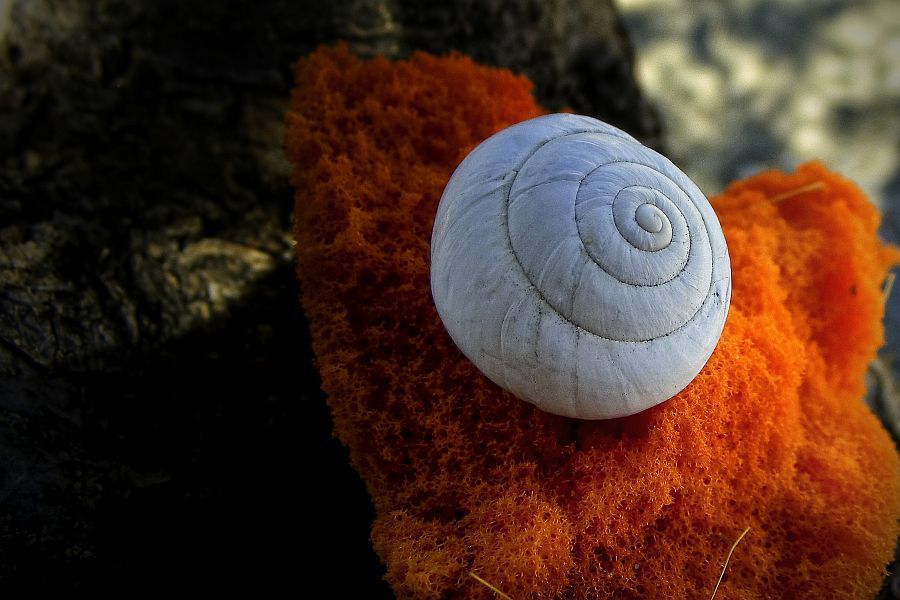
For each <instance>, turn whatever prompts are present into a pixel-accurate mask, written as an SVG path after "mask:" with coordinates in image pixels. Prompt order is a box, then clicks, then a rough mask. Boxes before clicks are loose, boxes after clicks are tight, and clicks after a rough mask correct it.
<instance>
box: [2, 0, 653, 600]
mask: <svg viewBox="0 0 900 600" xmlns="http://www.w3.org/2000/svg"><path fill="white" fill-rule="evenodd" d="M337 39H348V40H349V41H350V45H351V48H353V49H354V51H356V52H357V53H359V54H361V55H364V56H370V55H372V54H374V53H378V52H384V53H387V54H389V55H391V56H403V55H405V54H408V53H409V52H410V51H411V50H413V49H415V48H422V49H425V50H429V51H432V52H445V51H447V50H449V49H451V48H456V49H459V50H461V51H463V52H466V53H469V54H471V55H473V56H474V57H475V58H477V59H479V60H481V61H483V62H486V63H490V64H496V65H501V66H509V67H512V68H514V69H515V70H517V71H521V72H525V73H526V74H528V75H529V76H530V77H531V78H532V79H533V80H534V81H535V83H536V94H537V96H538V97H539V99H540V100H541V101H542V102H544V103H545V105H547V106H548V107H550V108H554V109H558V108H561V107H569V108H572V109H574V110H576V111H579V112H584V113H587V114H593V115H596V116H599V117H601V118H603V119H605V120H607V121H610V122H612V123H614V124H618V125H620V126H622V127H623V128H625V129H626V130H628V131H630V132H631V133H632V134H634V135H636V136H637V137H639V138H641V139H643V140H645V141H647V142H648V143H651V144H654V145H656V146H657V147H658V146H659V140H660V129H659V124H658V121H657V119H656V117H655V113H654V112H653V111H652V110H651V108H650V107H649V106H648V105H647V104H646V102H645V101H644V100H643V99H642V98H641V96H640V94H639V92H638V89H637V87H636V85H635V83H634V80H633V77H632V75H631V73H632V67H631V50H630V48H629V46H628V43H627V40H626V39H625V37H624V35H623V33H622V29H621V27H620V25H619V22H618V18H617V16H616V15H615V13H614V11H613V9H612V7H611V5H610V4H609V3H605V2H589V1H586V0H585V1H578V0H568V1H564V0H555V1H551V2H539V1H537V0H534V1H528V2H513V1H512V0H510V1H508V2H500V1H496V0H494V1H487V2H474V1H471V0H468V1H463V0H459V1H456V2H450V3H439V4H435V5H434V6H432V4H427V6H426V4H425V3H422V4H421V5H420V4H419V3H415V2H411V1H410V0H403V1H401V0H393V1H392V0H382V1H376V0H371V1H366V0H335V1H332V2H328V3H304V2H300V3H298V2H290V1H287V0H281V1H279V0H271V1H259V2H255V3H238V2H227V1H226V2H222V1H213V0H200V1H196V2H180V1H176V0H160V1H151V0H140V1H132V2H127V1H124V0H91V1H88V0H80V1H79V0H68V1H63V0H19V1H18V2H16V3H15V5H14V8H13V12H12V26H11V28H10V31H9V33H8V37H7V39H6V40H5V42H4V43H3V44H2V46H0V72H2V75H3V76H2V78H0V408H2V410H0V453H2V457H3V459H2V461H0V588H2V589H4V591H9V590H13V591H14V590H20V589H23V588H27V589H28V590H29V591H30V592H32V593H33V592H36V591H40V590H46V589H53V588H60V587H67V588H73V587H78V588H81V589H92V588H110V587H117V588H120V589H129V588H131V587H135V586H136V585H138V586H140V587H142V588H147V587H156V586H165V585H169V584H171V583H172V582H175V581H186V582H188V583H190V584H192V585H197V586H203V588H204V589H206V590H209V589H219V588H225V587H226V586H227V587H229V588H231V587H233V586H234V585H238V584H241V583H244V584H246V583H252V584H253V585H255V586H256V587H257V589H262V588H265V587H268V586H272V587H283V586H289V587H290V588H292V589H303V588H304V586H306V585H307V584H306V582H307V581H308V580H310V579H311V578H316V579H320V580H327V581H336V582H339V586H338V587H337V588H334V589H335V591H338V590H340V591H341V592H342V593H343V594H346V595H354V594H356V595H364V596H365V597H389V592H388V591H387V588H386V587H385V586H384V584H383V583H382V582H381V581H380V566H379V565H378V562H377V559H376V558H375V557H374V554H373V553H372V551H371V549H370V547H369V543H368V528H369V524H370V520H371V517H372V514H371V510H372V509H371V507H370V505H369V502H368V498H367V496H366V494H365V490H364V488H363V484H362V483H361V482H360V481H359V479H358V477H357V476H356V475H355V473H354V472H353V471H352V469H351V467H350V466H349V464H348V462H347V456H346V452H345V451H344V449H343V448H342V447H341V446H340V445H339V444H338V443H337V442H336V441H335V440H333V439H332V438H331V436H330V424H329V420H328V414H327V409H326V408H325V405H324V403H323V401H322V398H321V393H320V392H319V391H318V389H319V388H318V379H317V375H316V373H315V369H314V367H313V365H312V357H311V356H310V351H309V341H308V335H307V332H306V326H305V323H304V321H303V316H302V314H301V311H300V307H299V304H298V302H297V296H298V289H297V284H296V282H295V278H294V276H293V264H292V263H293V257H292V251H291V242H290V238H289V218H290V213H291V206H292V194H291V191H290V189H289V187H288V184H287V174H288V166H287V164H286V162H285V160H284V158H283V156H282V152H281V138H282V119H283V113H284V110H285V107H286V101H287V96H288V91H289V88H290V84H291V69H290V65H291V63H292V62H293V61H294V60H296V58H298V57H299V56H301V55H303V54H305V53H307V52H309V51H310V50H312V49H313V48H314V47H315V46H317V45H318V44H320V43H323V42H333V41H335V40H337ZM310 550H311V551H312V552H310Z"/></svg>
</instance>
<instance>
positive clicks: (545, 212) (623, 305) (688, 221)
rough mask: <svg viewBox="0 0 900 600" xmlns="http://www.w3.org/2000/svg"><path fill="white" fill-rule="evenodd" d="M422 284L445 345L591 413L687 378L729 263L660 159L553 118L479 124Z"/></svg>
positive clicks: (682, 184) (589, 124)
mask: <svg viewBox="0 0 900 600" xmlns="http://www.w3.org/2000/svg"><path fill="white" fill-rule="evenodd" d="M431 288H432V295H433V297H434V300H435V305H436V306H437V309H438V313H439V314H440V316H441V319H442V321H443V322H444V325H445V327H446V328H447V330H448V332H449V333H450V336H451V337H452V338H453V340H454V342H455V343H456V344H457V346H459V348H460V349H461V350H462V352H463V353H464V354H465V355H466V356H467V357H468V358H469V359H470V360H472V361H473V362H474V363H475V364H476V365H477V366H478V367H479V368H480V369H481V371H482V372H484V373H485V375H487V376H488V377H489V378H490V379H492V380H493V381H494V382H495V383H497V384H499V385H500V386H502V387H504V388H506V389H507V390H509V391H511V392H512V393H513V394H515V395H516V396H518V397H519V398H522V399H524V400H527V401H529V402H531V403H533V404H535V405H537V406H538V407H540V408H542V409H543V410H546V411H548V412H551V413H555V414H560V415H565V416H570V417H578V418H583V419H603V418H613V417H619V416H625V415H629V414H633V413H636V412H639V411H641V410H644V409H646V408H649V407H651V406H654V405H656V404H658V403H660V402H662V401H664V400H666V399H668V398H670V397H672V396H674V395H675V394H677V393H678V392H679V391H680V390H681V389H683V388H684V387H685V386H687V384H688V383H690V381H691V380H692V379H693V378H694V377H696V375H697V373H699V371H700V369H701V368H702V367H703V365H704V364H705V363H706V361H707V360H708V358H709V356H710V355H711V354H712V351H713V349H714V348H715V345H716V343H717V342H718V339H719V336H720V335H721V332H722V327H723V325H724V322H725V317H726V315H727V312H728V306H729V302H730V296H731V268H730V264H729V258H728V251H727V247H726V245H725V238H724V236H723V235H722V231H721V227H720V226H719V222H718V220H717V218H716V215H715V213H714V212H713V210H712V207H711V206H710V205H709V203H708V202H707V200H706V198H705V197H704V196H703V194H702V193H701V192H700V190H699V189H697V186H696V185H694V184H693V183H692V182H691V181H690V180H689V179H688V178H687V176H685V175H684V174H683V173H682V172H681V171H680V170H678V169H677V168H676V167H675V166H674V165H673V164H672V163H671V162H670V161H669V160H668V159H666V158H665V157H663V156H661V155H660V154H658V153H656V152H654V151H653V150H651V149H649V148H646V147H645V146H643V145H641V144H640V143H639V142H637V141H636V140H635V139H634V138H632V137H631V136H629V135H628V134H626V133H624V132H622V131H621V130H619V129H616V128H615V127H612V126H610V125H607V124H606V123H603V122H601V121H597V120H596V119H592V118H589V117H583V116H578V115H569V114H556V115H547V116H543V117H538V118H536V119H532V120H530V121H525V122H523V123H519V124H518V125H514V126H512V127H510V128H508V129H505V130H503V131H501V132H499V133H497V134H495V135H494V136H492V137H490V138H488V139H487V140H485V141H484V142H482V143H481V144H480V145H479V146H478V147H476V148H475V149H474V150H473V151H472V152H471V153H470V154H469V156H467V157H466V158H465V160H463V162H462V163H461V164H460V165H459V167H457V169H456V171H455V172H454V174H453V176H452V177H451V178H450V181H449V183H448V184H447V187H446V188H445V190H444V194H443V196H442V198H441V203H440V206H439V207H438V212H437V216H436V218H435V224H434V232H433V235H432V246H431Z"/></svg>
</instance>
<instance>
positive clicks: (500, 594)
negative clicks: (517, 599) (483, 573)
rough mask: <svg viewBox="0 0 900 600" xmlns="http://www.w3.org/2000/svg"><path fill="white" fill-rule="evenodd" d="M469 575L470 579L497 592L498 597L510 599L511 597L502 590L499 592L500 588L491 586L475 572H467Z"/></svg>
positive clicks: (505, 599)
mask: <svg viewBox="0 0 900 600" xmlns="http://www.w3.org/2000/svg"><path fill="white" fill-rule="evenodd" d="M469 577H471V578H472V579H474V580H475V581H477V582H478V583H480V584H481V585H483V586H485V587H486V588H487V589H489V590H491V591H492V592H494V593H495V594H497V596H499V597H500V598H503V600H512V598H510V597H509V596H507V595H506V594H504V593H503V592H501V591H500V590H498V589H497V588H495V587H494V586H492V585H491V584H490V583H488V582H487V581H485V580H484V579H482V578H481V577H479V576H478V575H476V574H475V573H472V572H469Z"/></svg>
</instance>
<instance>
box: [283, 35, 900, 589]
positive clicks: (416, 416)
mask: <svg viewBox="0 0 900 600" xmlns="http://www.w3.org/2000/svg"><path fill="white" fill-rule="evenodd" d="M296 77H297V87H296V88H295V90H294V92H293V96H292V100H291V106H290V111H289V113H288V115H287V137H286V145H287V151H288V155H289V158H290V160H291V162H292V163H293V166H294V171H293V175H292V184H293V186H294V188H295V189H296V212H295V236H296V241H297V257H298V274H299V277H300V280H301V283H302V290H303V291H302V304H303V308H304V310H305V312H306V315H307V316H308V318H309V323H310V329H311V334H312V339H313V349H314V352H315V355H316V360H317V364H318V368H319V370H320V373H321V376H322V386H323V389H324V391H325V392H326V393H327V397H328V403H329V406H330V408H331V410H332V414H333V417H334V426H335V432H336V435H337V436H338V437H339V438H340V439H341V440H342V441H343V442H344V443H345V444H346V445H347V446H348V447H349V449H350V456H351V460H352V462H353V464H354V466H355V467H356V468H357V469H358V470H359V472H360V474H361V475H362V477H363V479H364V480H365V482H366V485H367V487H368V491H369V493H370V494H371V496H372V499H373V501H374V504H375V508H376V512H377V517H376V520H375V523H374V526H373V529H372V540H373V543H374V546H375V549H376V551H377V553H378V555H379V556H380V557H381V559H382V561H383V562H384V564H385V565H386V568H387V575H386V577H387V579H388V581H389V583H390V585H391V586H392V587H393V589H394V591H395V593H396V594H397V596H398V597H400V598H444V599H451V598H460V599H462V598H494V597H495V594H494V592H492V591H491V590H489V589H488V588H487V587H485V586H484V585H483V584H481V583H479V582H478V581H476V580H475V579H474V578H472V577H470V576H469V574H470V573H475V574H477V575H478V576H479V577H481V578H483V579H484V580H486V581H488V582H490V583H491V584H492V585H494V586H495V587H497V588H498V589H500V590H502V591H503V592H504V593H506V594H508V595H509V596H511V597H513V598H516V599H517V600H523V599H526V598H702V597H708V596H709V594H710V593H711V591H712V588H713V586H714V585H715V582H716V580H717V578H718V576H719V573H720V571H721V568H722V561H723V559H724V556H725V554H726V553H727V551H728V549H729V547H730V546H731V544H732V543H733V542H734V540H735V539H736V538H737V536H738V535H739V534H740V532H741V531H742V530H743V529H744V528H745V527H747V526H749V527H751V531H750V533H749V534H748V535H747V537H746V538H744V540H743V541H742V542H741V544H740V545H739V546H738V547H737V549H736V551H735V553H734V556H733V558H732V560H731V563H730V566H729V568H728V572H727V575H726V578H725V581H724V582H723V584H722V587H721V588H720V590H719V594H718V596H717V597H718V598H721V599H725V598H731V599H736V598H745V599H751V598H754V599H755V598H817V599H818V598H871V597H873V596H874V594H875V593H876V591H877V590H878V588H879V586H880V582H881V579H882V577H883V574H884V565H885V564H886V563H887V562H888V560H889V559H890V558H891V555H892V551H893V547H894V541H895V539H896V536H897V534H898V525H897V517H898V515H900V463H898V455H897V451H896V449H895V448H894V446H893V444H892V442H891V440H890V438H889V437H888V435H887V433H886V432H885V431H884V430H883V428H882V427H881V426H880V424H879V422H878V421H877V419H876V418H875V417H874V415H873V414H871V412H870V411H869V410H868V409H867V408H866V406H865V405H864V404H863V402H862V400H861V398H862V395H863V375H864V372H865V369H866V364H867V361H869V360H870V359H871V358H872V357H873V355H874V352H875V350H876V348H877V347H878V346H879V345H880V344H881V342H882V337H881V336H882V329H881V324H880V319H881V315H882V308H883V298H882V294H881V291H880V285H881V282H882V280H883V278H884V276H885V272H886V269H887V268H888V267H889V266H890V265H891V264H894V263H895V262H897V260H898V253H897V251H896V250H894V249H892V248H888V247H885V246H883V245H881V244H880V243H879V242H878V241H877V238H876V228H877V225H878V215H877V213H876V211H875V209H873V208H872V206H871V205H870V204H869V203H868V202H867V201H866V199H865V198H864V197H863V196H862V194H861V193H860V191H859V190H858V189H857V188H856V187H855V186H854V185H853V184H851V183H850V182H848V181H847V180H845V179H843V178H841V177H840V176H838V175H836V174H834V173H831V172H829V171H828V170H827V169H825V168H824V167H823V166H822V165H819V164H816V163H811V164H807V165H803V166H801V167H800V168H798V170H797V171H796V173H794V174H791V175H786V174H782V173H778V172H774V171H772V172H767V173H763V174H761V175H758V176H756V177H753V178H751V179H748V180H745V181H741V182H737V183H735V184H733V185H732V186H731V187H730V188H729V189H728V190H727V191H726V192H725V193H724V194H723V195H722V196H720V197H718V198H714V199H712V203H713V206H714V208H715V209H716V212H717V213H718V215H719V219H720V221H721V223H722V226H723V229H724V231H725V237H726V239H727V241H728V245H729V249H730V254H731V261H732V269H733V281H734V289H733V296H732V304H731V312H730V315H729V318H728V321H727V323H726V325H725V330H724V332H723V335H722V338H721V341H720V343H719V345H718V347H717V349H716V351H715V352H714V353H713V356H712V358H711V359H710V361H709V363H708V364H707V365H706V367H705V368H704V369H703V371H702V372H701V373H700V375H699V376H698V377H697V378H696V379H695V380H694V381H693V382H692V383H691V385H689V386H688V387H687V389H685V390H684V391H683V392H681V393H680V394H678V395H677V396H676V397H675V398H673V399H672V400H670V401H668V402H665V403H663V404H662V405H659V406H657V407H655V408H653V409H650V410H647V411H645V412H642V413H640V414H637V415H634V416H631V417H627V418H623V419H616V420H611V421H600V422H586V421H577V420H572V419H567V418H564V417H558V416H554V415H549V414H546V413H543V412H540V411H539V410H537V409H536V408H534V407H533V406H532V405H530V404H527V403H525V402H522V401H520V400H517V399H516V398H514V397H512V396H511V395H509V394H508V393H506V392H504V391H503V390H501V389H500V388H498V387H497V386H495V385H494V384H493V383H491V382H490V381H489V380H487V379H486V378H485V377H484V376H482V375H481V374H480V373H479V372H478V370H477V369H476V368H475V367H474V366H473V365H472V364H470V363H469V362H468V361H467V360H466V359H465V358H464V357H463V356H462V354H461V353H460V352H459V351H458V350H457V349H456V348H455V347H454V345H453V343H452V342H451V340H450V338H449V337H448V335H447V334H446V332H445V331H444V329H443V327H442V326H441V322H440V320H439V318H438V315H437V313H436V311H435V308H434V306H433V304H432V301H431V296H430V292H429V274H428V266H429V240H430V235H431V227H432V221H433V216H434V213H435V210H436V207H437V203H438V200H439V199H440V195H441V192H442V190H443V186H444V184H445V183H446V182H447V180H448V178H449V177H450V174H451V173H452V171H453V169H454V168H455V166H456V165H457V164H458V162H459V161H460V160H461V159H462V158H463V157H464V156H465V155H466V154H467V153H468V152H469V151H470V150H471V149H472V148H473V147H474V145H476V144H477V143H478V142H479V141H481V140H482V139H484V138H486V137H487V136H489V135H490V134H492V133H494V132H495V131H497V130H499V129H501V128H503V127H506V126H508V125H511V124H513V123H515V122H518V121H522V120H524V119H528V118H531V117H534V116H537V115H538V114H540V113H541V112H542V110H541V109H540V107H538V106H537V105H536V104H535V102H534V100H533V98H532V96H531V94H530V84H529V83H528V81H527V80H525V79H524V78H522V77H517V76H514V75H513V74H511V73H510V72H508V71H504V70H499V69H492V68H486V67H482V66H478V65H476V64H474V63H473V62H472V61H471V60H470V59H468V58H466V57H464V56H460V55H450V56H448V57H444V58H435V57H432V56H428V55H425V54H421V53H420V54H415V55H413V56H412V57H411V58H410V59H409V60H407V61H402V62H396V63H390V62H388V61H387V60H385V59H383V58H376V59H373V60H370V61H360V60H358V59H356V58H354V57H353V56H351V54H350V53H349V52H348V50H347V49H346V48H345V47H343V46H339V47H337V48H322V49H320V50H318V51H316V52H315V53H313V54H312V55H310V56H308V57H306V58H305V59H303V60H301V61H300V62H299V63H298V65H297V67H296Z"/></svg>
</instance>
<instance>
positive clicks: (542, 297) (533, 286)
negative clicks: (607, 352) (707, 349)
mask: <svg viewBox="0 0 900 600" xmlns="http://www.w3.org/2000/svg"><path fill="white" fill-rule="evenodd" d="M580 133H589V132H584V131H579V132H573V133H569V134H565V135H562V136H559V137H557V138H551V139H549V140H544V141H542V142H541V143H540V144H538V146H536V147H535V148H533V149H532V150H531V151H530V152H529V153H528V154H527V155H526V156H525V157H524V158H523V159H522V161H521V162H520V167H519V169H518V170H517V171H516V176H517V175H518V173H519V172H521V168H522V165H524V164H525V163H527V162H528V160H530V159H531V157H532V156H534V154H535V153H537V151H538V150H540V149H541V148H542V147H544V146H545V145H547V144H548V143H550V142H551V141H553V140H557V139H560V138H561V137H569V136H572V135H578V134H580ZM617 163H628V164H636V165H640V166H642V167H646V168H648V169H650V170H652V171H655V172H656V173H657V174H659V175H662V176H663V178H665V179H667V180H669V181H672V183H673V184H674V185H675V186H676V187H677V188H678V189H679V190H681V192H682V193H683V194H684V195H685V197H686V198H687V199H688V201H689V202H690V203H691V204H693V205H696V204H695V203H694V201H693V199H692V198H691V195H690V194H689V193H688V192H687V191H686V190H685V189H684V187H682V186H681V185H680V184H679V183H678V182H677V181H674V180H672V179H671V178H670V177H669V176H668V175H667V174H665V173H663V172H662V171H660V170H659V169H658V168H656V167H655V166H653V165H647V164H644V163H641V162H637V161H634V160H611V161H608V162H605V163H602V164H601V165H598V166H597V167H595V168H594V171H596V170H597V169H598V168H600V167H605V166H608V165H610V164H617ZM592 172H593V171H592ZM588 175H590V173H588V174H586V175H585V176H584V177H582V179H581V181H584V179H585V178H587V177H588ZM563 181H569V180H568V179H563ZM509 185H510V187H509V189H508V190H507V192H506V201H505V202H501V205H502V206H503V215H502V221H503V222H504V224H505V225H506V235H505V236H503V237H504V241H505V242H506V243H507V244H506V245H507V247H508V249H509V251H510V253H511V255H512V256H513V258H514V262H515V263H516V264H517V265H518V267H519V271H520V272H521V274H522V275H523V276H524V278H525V281H527V282H528V284H529V285H530V289H532V290H534V291H535V293H536V294H537V296H538V298H539V299H540V300H542V301H543V302H544V303H545V304H546V305H547V307H549V308H550V309H552V310H553V311H554V312H556V313H558V314H559V316H560V318H561V319H563V320H565V321H566V322H568V323H570V324H571V325H572V326H574V327H577V328H578V329H581V330H583V331H585V332H586V333H589V334H591V335H594V336H596V337H597V338H599V339H603V340H607V341H609V342H619V343H647V342H651V341H653V340H654V339H658V338H659V337H661V336H668V335H672V334H674V333H676V332H678V331H679V330H681V329H683V328H684V327H685V326H687V325H688V324H689V323H691V322H692V321H693V320H694V319H696V318H697V316H698V315H699V314H700V313H701V311H702V308H703V306H704V304H705V301H704V302H702V303H701V304H700V306H698V308H697V310H696V311H695V312H694V313H693V314H692V315H691V316H690V317H689V318H687V319H686V320H685V321H684V322H683V323H682V324H681V325H679V326H678V327H676V328H675V329H673V330H672V331H670V332H668V333H665V334H661V335H656V336H654V337H652V338H647V339H640V340H620V339H616V338H611V337H606V336H603V335H601V334H599V333H596V332H594V331H591V330H590V329H587V328H585V327H583V326H582V325H580V324H578V323H576V322H574V321H573V320H572V319H571V318H570V317H569V316H568V315H566V314H564V313H562V312H561V311H560V310H559V308H558V307H557V306H556V305H555V304H553V303H552V302H550V300H549V299H548V298H547V297H546V295H545V294H544V292H543V291H542V290H541V289H540V288H539V287H538V285H537V284H536V283H535V282H534V281H533V280H532V279H531V277H530V276H529V275H528V272H527V270H526V269H525V267H524V265H523V264H522V261H521V258H520V257H519V255H518V252H517V251H516V249H515V247H513V245H512V237H511V233H510V230H509V206H510V196H511V194H512V189H513V188H514V187H515V176H514V177H513V179H512V181H510V183H509ZM704 199H705V197H704ZM673 204H675V203H673ZM676 208H677V209H678V210H679V212H681V210H680V208H678V207H677V205H676ZM697 212H698V215H699V217H700V219H701V220H702V221H703V223H704V225H706V220H705V218H704V215H703V214H702V211H700V210H699V209H698V211H697ZM682 215H683V213H682ZM576 226H577V220H576ZM706 237H707V242H708V243H709V249H710V251H711V252H712V251H713V248H712V240H711V239H710V238H709V236H706ZM579 239H580V234H579ZM582 247H583V244H582ZM588 254H590V253H588ZM591 258H592V259H593V260H592V262H594V264H595V265H597V267H599V268H600V269H601V270H602V271H603V272H604V273H606V274H607V275H609V276H610V277H611V278H612V279H614V280H615V281H618V282H619V283H621V284H622V285H630V286H632V287H656V286H640V285H634V284H630V283H628V282H622V281H621V280H619V279H618V278H617V277H616V276H614V275H612V274H610V273H609V272H608V271H607V270H606V269H604V268H603V266H602V265H601V264H599V263H597V262H596V259H594V257H593V256H592V257H591ZM688 262H690V256H689V257H688V259H687V260H686V261H685V267H683V268H682V270H681V271H679V274H680V273H682V272H684V269H685V268H686V265H687V263H688ZM666 283H668V282H666ZM707 291H708V292H710V291H712V283H711V282H710V285H709V287H708V290H707Z"/></svg>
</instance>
